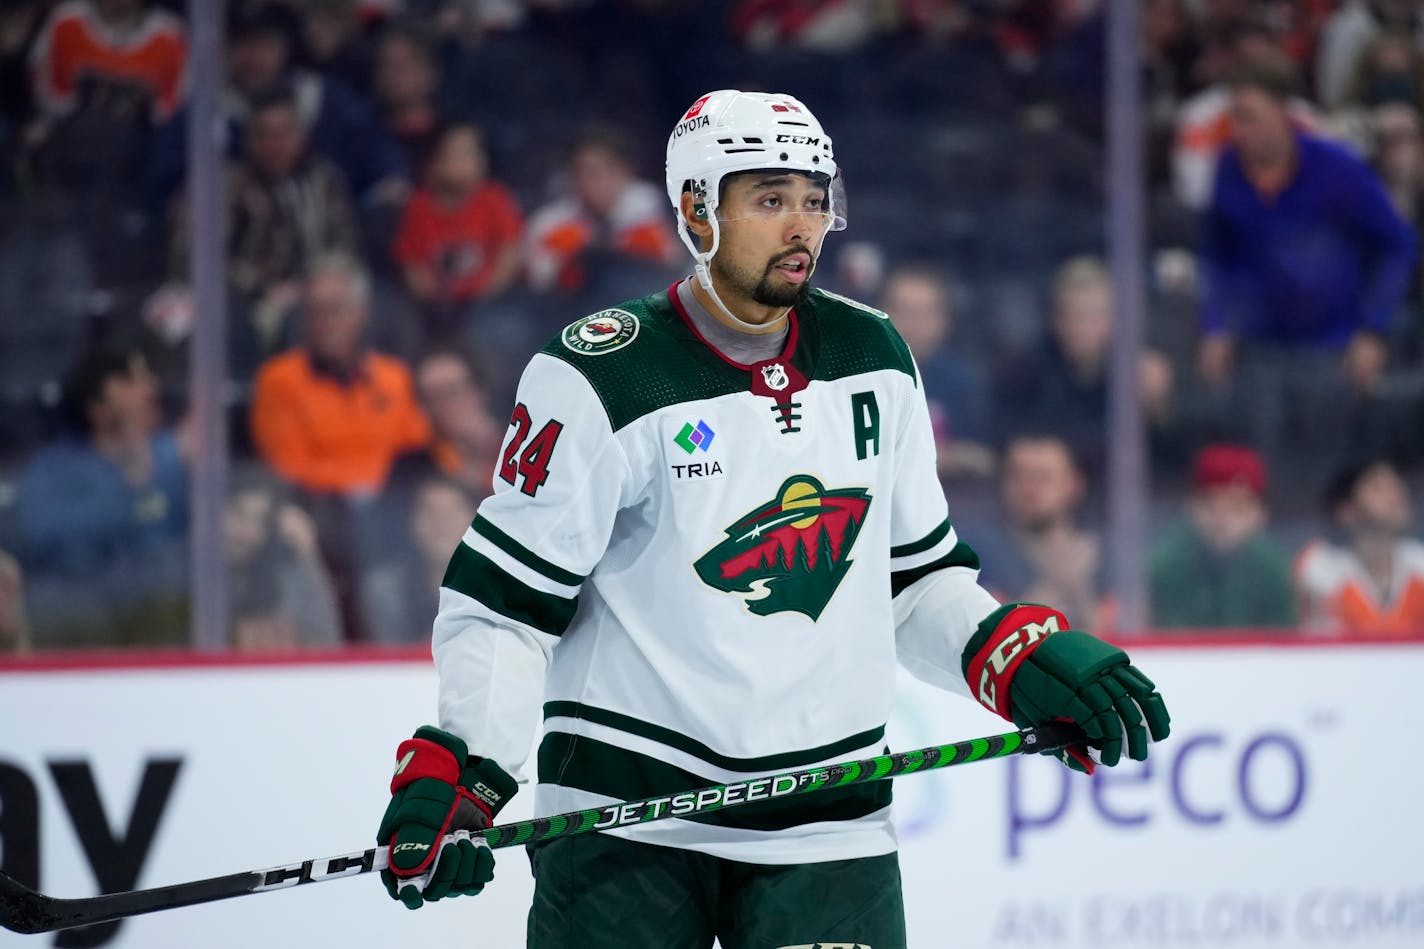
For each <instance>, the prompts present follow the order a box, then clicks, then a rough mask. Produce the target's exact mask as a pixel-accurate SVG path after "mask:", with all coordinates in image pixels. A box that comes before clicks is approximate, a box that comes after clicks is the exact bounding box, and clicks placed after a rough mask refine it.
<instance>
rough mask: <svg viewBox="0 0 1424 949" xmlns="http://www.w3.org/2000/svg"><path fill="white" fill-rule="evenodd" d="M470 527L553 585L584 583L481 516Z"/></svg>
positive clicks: (477, 515)
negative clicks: (551, 581)
mask: <svg viewBox="0 0 1424 949" xmlns="http://www.w3.org/2000/svg"><path fill="white" fill-rule="evenodd" d="M470 526H471V527H473V528H474V529H475V533H476V534H479V535H480V536H481V537H483V538H484V539H485V540H487V541H489V542H490V543H491V544H494V545H495V546H496V547H498V548H499V549H500V550H502V551H504V552H505V553H507V554H509V556H511V557H513V558H514V559H515V560H518V561H519V562H520V563H522V564H524V566H526V567H528V568H529V569H530V570H533V571H534V572H535V573H540V574H543V575H544V576H546V577H548V578H549V579H550V580H553V581H554V582H555V583H562V584H563V585H564V586H566V587H576V586H578V585H579V584H581V583H583V581H584V578H583V577H582V576H580V575H579V574H577V573H574V572H573V571H572V570H565V569H564V568H563V567H560V566H557V565H556V564H552V563H549V561H547V560H545V559H544V558H543V557H540V556H539V555H538V554H536V553H534V551H532V550H530V549H529V548H528V547H525V546H524V545H523V544H521V543H520V542H519V541H517V540H515V539H514V538H513V537H510V536H509V535H508V534H506V533H505V532H504V531H502V530H500V529H499V528H498V527H495V526H494V525H493V524H491V523H490V522H489V521H487V520H485V517H484V515H483V514H476V515H475V520H474V522H473V523H471V524H470Z"/></svg>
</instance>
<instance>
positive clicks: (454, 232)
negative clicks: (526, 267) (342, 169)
mask: <svg viewBox="0 0 1424 949" xmlns="http://www.w3.org/2000/svg"><path fill="white" fill-rule="evenodd" d="M523 227H524V219H523V216H522V215H521V214H520V213H519V206H518V205H517V204H515V201H514V196H513V195H511V194H510V193H509V190H508V189H506V188H505V187H504V185H502V184H500V183H499V182H497V181H491V180H490V178H489V156H488V155H487V154H486V152H485V143H484V135H483V134H482V133H481V132H480V130H479V129H478V128H476V127H475V126H473V125H469V124H464V123H461V124H457V125H451V126H450V127H449V128H447V129H445V131H444V132H442V133H441V135H440V138H439V139H438V141H437V142H436V145H435V151H434V153H433V154H432V156H431V159H430V163H429V165H428V166H427V167H426V171H425V180H424V182H423V184H422V185H421V187H420V188H419V189H417V190H416V192H415V194H414V195H412V196H411V199H410V203H408V204H407V205H406V208H405V215H404V217H403V218H402V219H401V224H400V230H399V231H398V233H397V234H396V240H395V248H394V253H395V259H396V262H397V263H398V264H400V266H401V270H402V272H403V274H404V277H405V285H406V289H407V290H409V291H410V294H411V296H413V297H414V298H415V299H416V300H417V301H418V302H419V303H421V304H422V305H423V306H424V308H425V309H426V311H427V315H428V317H429V318H430V319H429V321H428V322H430V323H431V324H432V329H434V330H435V332H434V333H433V335H437V336H438V335H442V334H441V333H440V331H439V329H438V328H446V329H454V328H456V325H457V324H458V323H460V322H462V320H460V315H461V313H462V312H463V311H465V310H466V309H467V308H468V307H469V306H470V305H472V304H475V303H478V302H479V301H481V300H484V299H487V298H489V297H493V296H497V295H498V294H500V293H501V292H503V291H504V290H506V289H508V287H509V286H510V284H512V283H514V281H515V279H516V278H518V276H519V238H520V233H521V231H522V230H523Z"/></svg>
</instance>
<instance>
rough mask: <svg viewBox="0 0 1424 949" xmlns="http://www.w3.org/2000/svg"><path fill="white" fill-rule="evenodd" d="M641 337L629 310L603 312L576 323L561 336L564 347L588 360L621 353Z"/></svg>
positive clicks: (636, 321)
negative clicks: (616, 350)
mask: <svg viewBox="0 0 1424 949" xmlns="http://www.w3.org/2000/svg"><path fill="white" fill-rule="evenodd" d="M637 335H638V318H637V317H636V316H634V315H633V314H632V313H629V312H628V311H627V310H603V311H602V312H600V313H595V314H593V315H592V316H585V317H584V318H583V319H581V320H575V321H574V322H572V323H570V324H569V325H568V326H565V327H564V331H563V332H562V333H560V334H559V338H560V339H561V340H562V341H563V343H564V346H565V347H567V348H568V349H572V350H573V351H574V352H576V353H583V354H584V355H585V356H601V355H603V354H604V353H607V352H612V351H613V350H615V349H621V348H623V347H624V346H626V345H628V344H629V343H631V342H632V341H633V340H634V339H635V338H636V337H637Z"/></svg>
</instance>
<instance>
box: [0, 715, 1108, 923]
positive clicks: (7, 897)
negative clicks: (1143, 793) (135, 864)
mask: <svg viewBox="0 0 1424 949" xmlns="http://www.w3.org/2000/svg"><path fill="white" fill-rule="evenodd" d="M1082 740H1083V734H1082V732H1081V731H1079V729H1078V727H1077V726H1076V725H1072V724H1068V723H1062V724H1059V723H1054V724H1051V725H1043V726H1040V727H1038V728H1028V729H1024V730H1023V731H1017V732H1009V733H1007V734H1003V735H994V736H991V737H989V738H974V739H971V740H969V741H961V742H955V743H954V744H949V745H931V746H930V747H928V748H920V749H918V750H916V751H903V752H896V753H892V754H884V755H877V756H876V757H874V758H866V759H864V760H862V761H845V762H841V763H840V764H832V765H825V766H823V767H818V768H807V769H804V770H801V771H788V772H785V773H783V774H775V775H767V776H766V777H761V778H754V779H750V780H746V781H737V782H734V783H732V784H719V785H713V786H711V787H706V788H701V789H700V790H695V791H686V792H683V793H681V794H673V795H665V796H663V797H650V798H645V799H643V800H641V801H628V802H626V803H622V804H610V805H608V806H607V807H600V808H588V809H586V810H582V811H571V812H569V813H567V814H557V815H555V816H553V817H536V818H533V819H531V820H522V821H514V822H513V823H509V824H499V825H496V826H494V827H490V828H488V829H487V830H484V831H482V832H481V833H482V834H483V836H484V838H485V840H486V842H488V843H489V845H490V846H491V847H496V848H497V847H514V846H518V845H519V844H527V843H536V842H540V841H545V840H553V839H555V838H557V837H571V836H573V835H574V834H587V833H591V832H593V831H599V830H612V829H614V828H617V827H628V826H631V825H633V824H644V823H648V822H650V821H655V820H665V819H666V818H669V817H693V816H696V815H698V814H708V813H711V812H712V811H719V810H722V809H724V808H728V807H739V806H741V805H743V804H751V803H754V802H756V801H768V800H775V799H780V798H784V797H787V796H790V795H793V794H809V793H811V792H813V791H821V790H825V789H826V788H840V787H846V786H848V785H852V784H864V783H866V782H869V781H881V780H884V779H885V778H895V777H899V776H900V775H904V774H918V773H921V772H924V771H933V770H936V769H938V768H947V767H950V766H952V765H958V764H968V763H969V762H971V761H983V760H985V759H989V758H1004V757H1008V756H1009V755H1015V754H1031V753H1035V752H1042V751H1056V750H1058V749H1060V748H1063V747H1066V746H1067V745H1071V744H1076V743H1078V742H1081V741H1082ZM447 839H448V838H447ZM386 859H387V848H385V847H372V848H371V849H369V850H358V851H356V852H354V853H347V854H342V855H341V856H337V857H319V858H316V859H312V860H303V861H302V862H301V863H290V864H287V865H285V866H280V867H272V868H271V869H268V870H248V871H245V872H243V873H233V874H230V875H228V876H221V877H213V878H211V879H207V880H195V881H193V882H191V883H177V884H174V885H173V886H160V887H154V888H153V889H148V890H132V891H130V892H128V893H109V894H105V895H102V896H91V897H86V898H83V899H71V900H67V899H59V898H57V897H53V896H46V895H44V894H43V893H39V892H37V891H35V890H32V889H30V888H29V887H27V886H25V885H24V884H22V883H20V882H19V881H18V880H15V879H14V878H13V877H10V876H7V875H6V874H4V873H0V926H3V927H4V928H6V929H9V930H12V931H14V932H17V933H44V932H52V931H54V930H56V929H71V928H73V927H75V926H89V925H93V924H95V923H106V922H109V921H111V920H115V919H122V918H124V917H127V916H138V915H141V914H143V913H154V912H157V911H159V910H164V909H174V908H176V907H179V906H192V905H193V904H195V903H209V902H212V901H214V900H225V899H229V898H231V897H234V896H244V895H246V894H248V893H266V892H268V891H269V890H281V889H285V888H287V887H290V886H298V885H300V884H303V883H323V882H325V881H327V880H334V879H337V878H338V877H348V876H357V875H359V874H362V873H370V872H371V871H373V870H384V869H385V868H386Z"/></svg>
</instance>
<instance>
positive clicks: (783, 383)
mask: <svg viewBox="0 0 1424 949" xmlns="http://www.w3.org/2000/svg"><path fill="white" fill-rule="evenodd" d="M761 377H762V379H763V380H765V382H766V387H767V388H768V389H773V390H775V391H777V392H780V391H781V390H782V389H785V388H786V387H787V386H788V385H790V383H791V380H790V379H789V378H788V377H787V375H786V367H785V366H783V365H782V364H781V363H779V362H774V363H772V364H771V365H769V366H762V367H761Z"/></svg>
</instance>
